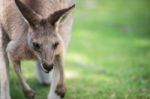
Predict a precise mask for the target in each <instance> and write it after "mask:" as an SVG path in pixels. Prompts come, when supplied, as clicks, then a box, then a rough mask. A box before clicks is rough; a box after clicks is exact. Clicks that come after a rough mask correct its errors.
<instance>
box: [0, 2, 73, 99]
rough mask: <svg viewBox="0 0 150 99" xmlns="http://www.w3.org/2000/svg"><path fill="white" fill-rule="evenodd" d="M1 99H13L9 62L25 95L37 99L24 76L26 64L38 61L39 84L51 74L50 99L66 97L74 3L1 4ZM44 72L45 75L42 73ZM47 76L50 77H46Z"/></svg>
mask: <svg viewBox="0 0 150 99" xmlns="http://www.w3.org/2000/svg"><path fill="white" fill-rule="evenodd" d="M0 5H1V6H0V12H1V15H0V99H11V96H10V91H9V60H10V61H11V62H12V64H13V67H14V70H15V72H16V74H17V77H18V80H19V83H20V85H21V88H22V90H23V93H24V95H25V97H26V98H27V99H34V98H35V91H34V90H32V89H31V87H30V86H29V85H28V84H27V83H26V80H25V78H24V77H23V75H22V73H21V61H22V60H31V59H32V60H35V61H37V63H38V64H37V66H40V68H39V67H38V71H40V73H41V72H43V73H42V74H39V76H41V77H39V80H40V82H41V83H43V84H47V83H48V81H46V80H44V79H43V80H42V75H43V77H44V75H46V73H47V74H49V76H50V78H51V80H50V82H51V87H50V91H49V94H48V99H61V98H63V97H64V95H65V91H66V86H65V81H64V55H65V50H66V48H67V45H68V42H69V38H70V33H71V29H72V22H73V18H72V11H73V9H74V8H75V4H74V2H73V1H72V0H0ZM41 70H42V71H41ZM46 76H47V75H46ZM10 85H11V84H10Z"/></svg>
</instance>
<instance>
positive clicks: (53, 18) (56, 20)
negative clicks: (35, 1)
mask: <svg viewBox="0 0 150 99" xmlns="http://www.w3.org/2000/svg"><path fill="white" fill-rule="evenodd" d="M74 8H75V4H74V5H72V6H70V7H68V8H65V9H62V10H58V11H56V12H54V13H53V14H51V15H50V16H49V17H48V20H49V22H50V23H51V24H52V25H53V26H56V25H57V24H60V23H61V22H63V21H64V20H65V18H66V17H67V15H68V14H69V13H71V12H72V10H73V9H74Z"/></svg>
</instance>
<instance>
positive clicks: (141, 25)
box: [10, 0, 150, 99]
mask: <svg viewBox="0 0 150 99" xmlns="http://www.w3.org/2000/svg"><path fill="white" fill-rule="evenodd" d="M149 5H150V2H149V1H148V0H80V1H79V0H78V1H77V7H76V11H75V22H74V26H73V34H72V39H71V42H70V45H69V48H68V51H67V57H66V66H65V73H66V83H67V88H68V90H67V94H66V97H65V99H149V98H150V76H149V75H150V39H149V38H150V28H149V27H150V21H149V17H150V12H149V9H150V8H149V7H150V6H149ZM22 65H23V66H22V68H23V73H24V75H25V77H26V78H27V81H28V83H29V84H30V85H31V86H32V88H33V89H34V90H36V93H37V96H36V99H46V97H47V93H48V90H49V87H47V86H42V85H40V84H39V83H38V81H37V79H36V73H35V70H34V69H35V67H34V63H33V62H31V61H28V62H27V61H26V62H23V64H22ZM10 74H11V82H10V85H11V96H12V99H25V98H24V96H23V93H22V91H21V89H20V88H19V84H18V80H17V78H16V75H15V73H14V71H11V73H10Z"/></svg>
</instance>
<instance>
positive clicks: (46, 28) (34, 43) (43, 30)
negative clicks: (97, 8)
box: [15, 0, 75, 73]
mask: <svg viewBox="0 0 150 99" xmlns="http://www.w3.org/2000/svg"><path fill="white" fill-rule="evenodd" d="M15 2H16V5H17V7H18V9H19V10H20V12H21V13H22V15H23V16H24V18H25V19H26V21H27V22H28V23H29V25H30V28H29V30H28V46H29V47H30V49H31V50H32V51H33V53H34V54H35V56H36V57H37V59H38V60H39V61H40V63H41V67H42V68H43V70H44V71H45V72H47V73H48V72H49V71H50V70H51V69H52V68H53V64H54V58H55V56H57V55H59V54H60V53H61V52H62V51H63V41H62V39H61V37H60V35H59V33H58V26H59V24H61V23H62V22H63V21H64V20H65V18H66V17H67V15H68V14H69V13H70V12H71V11H72V9H73V8H74V7H75V5H72V6H71V7H68V8H65V9H61V10H58V11H56V12H54V13H53V14H50V15H49V17H48V18H42V17H41V16H40V15H39V14H37V13H36V12H34V11H33V10H32V9H31V8H29V7H28V6H26V5H24V4H23V3H22V2H20V1H19V0H15Z"/></svg>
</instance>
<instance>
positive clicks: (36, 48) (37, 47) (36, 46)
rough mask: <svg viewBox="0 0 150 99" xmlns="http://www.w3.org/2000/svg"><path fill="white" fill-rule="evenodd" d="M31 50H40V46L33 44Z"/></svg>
mask: <svg viewBox="0 0 150 99" xmlns="http://www.w3.org/2000/svg"><path fill="white" fill-rule="evenodd" d="M33 49H34V50H39V49H40V44H38V43H35V42H33Z"/></svg>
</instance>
